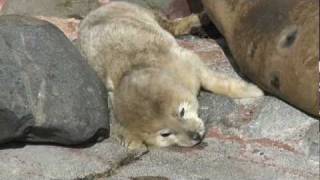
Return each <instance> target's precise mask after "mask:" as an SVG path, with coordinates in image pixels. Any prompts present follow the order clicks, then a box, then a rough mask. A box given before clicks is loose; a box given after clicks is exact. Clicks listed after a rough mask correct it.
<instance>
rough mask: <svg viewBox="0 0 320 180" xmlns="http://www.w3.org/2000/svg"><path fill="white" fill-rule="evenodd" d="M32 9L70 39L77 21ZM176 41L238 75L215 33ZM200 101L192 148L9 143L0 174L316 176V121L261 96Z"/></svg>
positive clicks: (139, 178) (0, 154)
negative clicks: (200, 127) (201, 126)
mask: <svg viewBox="0 0 320 180" xmlns="http://www.w3.org/2000/svg"><path fill="white" fill-rule="evenodd" d="M33 1H34V2H36V0H33ZM29 5H30V4H29ZM0 6H1V0H0ZM12 6H13V5H12ZM42 6H43V5H42ZM15 7H16V8H17V9H18V7H17V6H15ZM4 10H5V11H9V10H8V6H7V10H6V7H5V6H4ZM35 15H37V16H38V15H41V16H42V17H41V18H42V19H48V20H50V21H51V22H53V23H54V24H56V25H58V26H59V27H60V28H61V29H62V30H63V31H64V32H65V34H66V35H67V36H68V37H69V38H70V39H71V40H73V41H74V42H75V43H76V38H77V33H76V30H77V24H78V23H79V20H76V19H67V17H65V16H64V17H60V18H57V17H56V16H55V15H54V14H53V15H51V14H50V17H49V18H48V17H47V16H46V14H42V13H35ZM178 41H179V43H180V44H181V45H182V46H184V47H186V48H190V49H192V50H194V51H195V52H197V53H198V54H199V55H200V56H201V57H202V59H203V60H204V61H205V63H206V64H207V65H208V66H210V67H211V68H212V69H214V70H216V71H222V72H225V73H228V74H230V75H231V76H235V77H238V75H237V73H235V71H234V70H233V68H232V66H231V65H230V63H229V60H228V58H227V56H226V55H225V52H224V51H223V50H222V48H221V46H220V45H221V42H222V41H221V39H218V40H212V39H202V38H199V37H194V36H188V37H184V38H180V39H179V40H178ZM219 44H220V45H219ZM229 59H230V58H229ZM199 100H200V105H201V106H200V110H199V112H200V116H201V118H202V119H203V120H204V121H205V122H206V124H207V127H208V128H207V132H208V133H207V136H206V138H205V140H204V142H203V143H202V144H200V145H199V146H197V147H195V148H176V147H172V148H164V149H151V150H150V152H148V153H147V154H144V155H142V156H136V155H135V154H130V153H128V152H127V151H126V150H125V149H124V148H122V147H121V146H119V145H118V144H117V143H116V142H115V141H114V140H113V139H112V138H110V139H106V140H105V141H103V142H101V143H97V144H94V145H92V146H90V147H86V148H69V147H61V146H49V145H25V146H12V147H6V148H3V149H1V150H0V179H39V180H40V179H41V180H43V179H123V180H125V179H133V180H144V179H150V180H166V179H202V180H205V179H219V180H220V179H221V180H229V179H230V180H233V179H241V180H242V179H243V180H251V179H252V180H256V179H257V180H264V179H265V180H272V179H277V180H286V179H287V180H295V179H296V180H304V179H308V180H309V179H310V180H312V179H314V180H317V179H319V176H320V175H319V161H320V159H319V153H320V148H319V144H320V142H319V141H320V140H319V138H320V133H319V121H318V120H317V119H314V118H312V117H310V116H308V115H306V114H304V113H303V112H300V111H299V110H297V109H295V108H293V107H292V106H290V105H288V104H286V103H284V102H283V101H281V100H278V99H276V98H274V97H271V96H268V95H266V96H265V97H263V98H258V99H241V100H233V99H230V98H227V97H223V96H218V95H215V94H211V93H208V92H201V93H200V96H199Z"/></svg>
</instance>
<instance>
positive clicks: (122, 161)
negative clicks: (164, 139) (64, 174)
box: [74, 151, 149, 180]
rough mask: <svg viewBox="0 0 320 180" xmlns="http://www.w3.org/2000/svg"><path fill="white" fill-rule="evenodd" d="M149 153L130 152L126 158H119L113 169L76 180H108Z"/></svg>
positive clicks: (113, 164)
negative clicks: (101, 179) (103, 179)
mask: <svg viewBox="0 0 320 180" xmlns="http://www.w3.org/2000/svg"><path fill="white" fill-rule="evenodd" d="M148 152H149V151H143V152H141V151H134V152H129V153H128V154H127V155H126V156H125V157H121V158H119V160H116V161H115V162H112V163H111V168H110V169H107V170H106V171H103V172H97V173H91V174H88V175H86V176H84V177H81V178H76V179H74V180H96V179H100V178H108V177H111V176H113V175H115V174H116V171H117V170H119V169H120V168H121V167H123V166H126V165H129V164H131V163H134V162H135V161H137V160H140V158H141V157H142V156H143V155H145V154H147V153H148Z"/></svg>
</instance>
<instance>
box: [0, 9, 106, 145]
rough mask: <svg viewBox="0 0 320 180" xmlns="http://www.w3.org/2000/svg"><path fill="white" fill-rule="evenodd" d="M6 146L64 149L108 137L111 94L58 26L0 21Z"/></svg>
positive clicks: (0, 136) (0, 131) (0, 107)
mask: <svg viewBox="0 0 320 180" xmlns="http://www.w3.org/2000/svg"><path fill="white" fill-rule="evenodd" d="M0 55H1V56H0V118H1V119H0V125H1V126H0V143H5V142H8V141H23V142H48V143H58V144H64V145H74V144H80V143H84V142H87V141H96V140H97V139H100V140H101V139H103V138H104V137H107V136H108V133H109V126H108V124H109V122H108V109H107V104H106V101H105V99H106V92H105V88H104V86H103V84H102V82H101V81H100V80H99V79H98V78H97V76H96V74H95V72H94V71H93V70H92V69H91V68H90V67H89V65H88V64H87V62H86V60H85V59H84V58H83V57H82V56H81V55H80V53H79V51H78V50H77V49H76V48H75V47H74V46H73V44H72V43H71V42H70V41H69V40H68V39H67V38H66V37H65V36H64V34H63V33H62V32H61V31H60V30H58V28H56V27H55V26H54V25H52V24H50V23H48V22H46V21H41V20H37V19H34V18H30V17H23V16H14V15H4V16H0Z"/></svg>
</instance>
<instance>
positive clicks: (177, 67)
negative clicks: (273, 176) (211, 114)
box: [80, 2, 263, 149]
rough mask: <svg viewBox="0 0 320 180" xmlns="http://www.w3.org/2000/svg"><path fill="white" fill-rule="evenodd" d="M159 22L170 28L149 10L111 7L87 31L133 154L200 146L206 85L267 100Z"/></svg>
mask: <svg viewBox="0 0 320 180" xmlns="http://www.w3.org/2000/svg"><path fill="white" fill-rule="evenodd" d="M191 19H192V20H194V17H192V18H191ZM159 22H160V23H161V26H163V27H166V28H167V29H168V24H165V23H164V22H166V21H165V20H164V19H163V17H160V16H159V15H157V14H156V13H153V12H152V11H150V10H147V9H144V8H142V7H138V6H137V5H133V4H130V3H125V2H111V3H110V4H108V5H106V6H102V7H100V8H98V9H97V10H94V11H92V12H91V13H90V14H89V15H88V16H87V17H86V18H85V19H84V20H83V22H82V23H81V26H80V44H81V49H82V51H83V53H84V54H85V55H86V56H87V58H88V61H89V64H90V65H91V66H92V67H93V68H94V69H95V70H96V72H97V73H98V76H99V77H100V78H101V79H102V80H103V81H104V83H105V85H106V87H107V89H108V90H109V91H110V92H111V94H112V108H113V114H114V117H115V119H116V123H117V124H116V125H118V127H117V128H116V131H117V136H118V137H119V139H121V143H122V144H123V145H124V146H126V147H128V148H129V149H137V148H144V147H145V145H147V146H149V145H150V146H159V147H165V146H170V145H179V146H187V147H190V146H194V145H195V144H198V143H199V142H200V141H201V140H202V139H203V137H204V134H205V126H204V123H203V121H202V120H201V119H200V118H199V117H198V113H197V111H198V101H197V94H198V92H199V90H200V87H202V88H204V89H206V90H209V91H212V92H214V93H217V94H221V95H226V96H229V97H233V98H243V97H245V98H248V97H258V96H262V95H263V93H262V91H261V90H260V89H259V88H257V87H256V86H255V85H253V84H250V83H247V82H245V81H243V80H238V79H233V78H230V77H228V76H226V75H224V74H220V73H217V72H213V71H211V70H209V69H208V68H207V67H206V66H205V65H204V64H203V63H202V61H201V60H200V58H199V57H198V56H197V55H196V54H195V53H194V52H192V51H190V50H187V49H185V48H182V47H180V46H179V45H178V44H177V42H176V40H175V38H174V37H173V36H172V35H171V34H170V33H169V32H168V31H166V30H165V29H163V28H162V27H161V26H160V24H159ZM168 22H169V21H168ZM164 24H165V25H164ZM169 24H170V23H169ZM185 27H186V28H188V27H189V26H185ZM169 29H170V28H169ZM171 31H174V30H172V29H171ZM179 31H180V30H179ZM181 32H184V30H181Z"/></svg>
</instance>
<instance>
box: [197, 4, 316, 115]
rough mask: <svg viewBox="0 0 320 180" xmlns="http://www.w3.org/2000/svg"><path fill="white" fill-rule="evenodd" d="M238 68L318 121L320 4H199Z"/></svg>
mask: <svg viewBox="0 0 320 180" xmlns="http://www.w3.org/2000/svg"><path fill="white" fill-rule="evenodd" d="M202 2H203V4H204V7H205V9H206V12H207V13H208V15H209V17H210V19H211V20H212V21H213V22H214V24H215V25H216V26H217V27H218V29H219V30H220V32H221V33H222V34H223V35H224V37H225V38H226V40H227V42H228V45H229V48H230V50H231V52H232V55H233V56H234V59H235V61H236V62H237V65H238V66H239V68H240V70H241V71H242V72H243V73H244V74H246V75H247V76H248V77H249V78H250V79H251V80H252V81H254V82H255V83H257V84H258V85H259V87H262V88H263V89H264V90H266V91H268V92H269V93H271V94H273V95H275V96H278V97H280V98H281V99H283V100H285V101H287V102H289V103H290V104H292V105H295V106H296V107H298V108H300V109H302V110H304V111H306V112H308V113H310V114H313V115H315V116H318V117H319V93H318V88H319V69H318V68H319V66H318V63H319V1H318V0H303V1H301V0H255V1H251V0H241V1H240V0H233V1H219V0H214V1H212V0H202Z"/></svg>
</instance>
